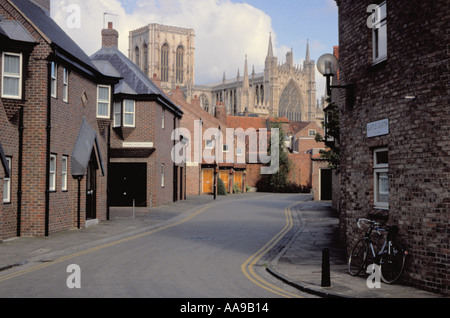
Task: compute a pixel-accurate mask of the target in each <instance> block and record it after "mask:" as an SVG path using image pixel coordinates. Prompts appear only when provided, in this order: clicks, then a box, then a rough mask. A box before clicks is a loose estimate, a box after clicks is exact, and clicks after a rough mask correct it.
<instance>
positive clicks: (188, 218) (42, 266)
mask: <svg viewBox="0 0 450 318" xmlns="http://www.w3.org/2000/svg"><path fill="white" fill-rule="evenodd" d="M224 203H226V201H225V202H221V203H219V204H207V205H206V206H204V207H203V208H201V209H199V210H197V211H196V212H194V213H192V214H191V215H189V216H187V217H185V218H184V219H182V220H181V221H178V222H175V223H172V224H168V225H164V226H161V227H159V228H156V229H154V230H151V231H148V232H144V233H141V234H137V235H134V236H130V237H127V238H124V239H121V240H117V241H114V242H110V243H106V244H102V245H99V246H96V247H93V248H90V249H87V250H84V251H80V252H77V253H73V254H70V255H66V256H63V257H61V258H58V259H56V260H54V261H51V262H46V263H42V264H38V265H35V266H32V267H29V268H25V269H23V270H20V271H17V272H14V273H11V274H8V275H4V276H0V282H3V281H6V280H8V279H11V278H14V277H17V276H22V275H25V274H27V273H31V272H34V271H37V270H39V269H42V268H45V267H48V266H51V265H54V264H58V263H61V262H64V261H66V260H69V259H72V258H75V257H77V256H82V255H86V254H90V253H93V252H96V251H99V250H102V249H105V248H107V247H110V246H115V245H118V244H121V243H125V242H129V241H132V240H135V239H138V238H141V237H145V236H148V235H151V234H154V233H157V232H160V231H163V230H166V229H169V228H172V227H175V226H178V225H180V224H183V223H185V222H188V221H189V220H192V219H193V218H195V217H196V216H198V215H199V214H201V213H203V212H205V211H206V210H208V209H210V208H211V207H212V206H219V205H221V204H224Z"/></svg>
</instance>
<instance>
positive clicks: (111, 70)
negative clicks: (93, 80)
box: [91, 23, 186, 207]
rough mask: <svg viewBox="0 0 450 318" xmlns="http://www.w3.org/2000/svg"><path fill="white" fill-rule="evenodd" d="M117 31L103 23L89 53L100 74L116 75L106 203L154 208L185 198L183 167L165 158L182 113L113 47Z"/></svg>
mask: <svg viewBox="0 0 450 318" xmlns="http://www.w3.org/2000/svg"><path fill="white" fill-rule="evenodd" d="M118 37H119V34H118V32H117V31H116V30H114V29H113V25H112V23H109V25H108V29H104V30H102V48H101V49H100V50H99V51H97V52H96V53H94V54H93V55H92V56H91V59H92V62H93V64H94V65H96V66H97V68H98V69H99V70H102V72H103V73H104V74H109V75H111V76H118V77H120V78H121V80H120V82H119V83H118V84H117V85H116V86H115V87H114V97H113V107H112V115H111V116H112V118H113V122H112V125H111V128H110V132H109V139H108V143H109V163H108V165H109V169H110V173H109V175H108V180H109V182H108V183H109V197H110V199H109V203H110V205H111V206H133V204H134V205H136V206H140V207H157V206H161V205H164V204H167V203H169V202H174V201H178V200H179V199H184V198H185V189H186V187H185V179H184V175H185V165H184V164H178V165H176V164H174V162H173V161H172V158H171V153H172V148H173V147H174V145H175V142H176V141H174V140H172V132H173V131H174V130H175V129H176V128H178V127H180V122H181V118H182V116H183V112H182V111H181V109H180V108H179V107H178V106H177V105H176V104H174V102H173V101H172V100H171V99H170V98H169V97H168V96H167V95H166V94H165V93H164V92H163V91H162V90H161V89H160V87H159V86H158V85H157V83H155V82H153V81H152V80H150V79H149V78H148V77H147V76H146V75H145V74H144V73H143V72H142V71H141V70H140V69H139V68H138V67H137V66H136V64H134V63H133V62H132V61H130V60H129V59H128V58H127V57H126V56H125V55H124V54H123V53H121V52H120V51H119V49H118Z"/></svg>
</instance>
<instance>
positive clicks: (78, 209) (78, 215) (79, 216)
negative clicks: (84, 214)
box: [77, 176, 83, 229]
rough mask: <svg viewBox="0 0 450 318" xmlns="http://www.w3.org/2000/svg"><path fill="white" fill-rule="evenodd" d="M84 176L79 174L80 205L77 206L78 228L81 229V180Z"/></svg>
mask: <svg viewBox="0 0 450 318" xmlns="http://www.w3.org/2000/svg"><path fill="white" fill-rule="evenodd" d="M82 179H83V177H80V176H78V177H77V180H78V206H77V228H78V229H80V218H81V180H82Z"/></svg>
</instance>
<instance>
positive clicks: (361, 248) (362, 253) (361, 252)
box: [348, 239, 369, 276]
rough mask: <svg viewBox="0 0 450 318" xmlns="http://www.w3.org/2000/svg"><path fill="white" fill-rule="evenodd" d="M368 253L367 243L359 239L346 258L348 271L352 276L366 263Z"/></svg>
mask: <svg viewBox="0 0 450 318" xmlns="http://www.w3.org/2000/svg"><path fill="white" fill-rule="evenodd" d="M368 254H369V245H368V244H367V241H366V240H365V239H361V240H359V241H358V242H357V243H356V244H355V246H354V247H353V249H352V253H351V254H350V257H349V258H348V272H349V274H350V275H352V276H356V275H358V274H359V273H360V272H361V271H362V269H363V268H364V265H365V264H366V260H367V255H368Z"/></svg>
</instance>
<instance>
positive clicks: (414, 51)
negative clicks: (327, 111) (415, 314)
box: [336, 0, 450, 294]
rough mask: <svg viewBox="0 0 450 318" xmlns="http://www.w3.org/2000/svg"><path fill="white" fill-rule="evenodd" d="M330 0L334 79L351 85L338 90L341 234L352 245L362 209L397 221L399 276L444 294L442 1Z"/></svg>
mask: <svg viewBox="0 0 450 318" xmlns="http://www.w3.org/2000/svg"><path fill="white" fill-rule="evenodd" d="M336 2H337V5H338V7H339V32H340V43H339V62H340V70H339V72H340V74H339V76H340V83H341V85H349V84H353V85H355V96H354V98H353V99H347V98H346V96H344V91H342V93H341V97H340V99H339V107H340V112H341V134H342V135H341V151H342V153H341V174H342V188H341V189H342V190H341V205H340V208H341V211H340V212H341V214H340V215H341V217H340V218H341V219H340V222H341V228H342V237H343V238H344V239H345V240H346V242H347V246H348V248H349V249H350V247H351V246H352V245H353V243H355V240H356V239H357V237H358V236H360V235H361V234H362V233H361V230H359V229H358V228H357V227H356V221H357V219H358V218H360V217H370V218H377V219H379V220H382V221H385V222H386V223H388V224H390V225H398V226H399V228H400V233H399V237H400V239H401V241H402V243H404V245H406V247H407V249H408V251H409V256H408V258H407V263H406V268H405V271H404V277H403V279H404V281H406V282H408V283H410V284H413V285H415V286H417V287H420V288H423V289H427V290H431V291H436V292H441V293H445V294H449V293H450V262H449V255H450V253H449V251H450V243H449V242H450V240H449V233H450V232H449V219H450V218H449V216H450V215H449V213H450V191H449V189H450V187H449V184H450V168H449V167H450V124H449V123H450V112H449V92H450V77H449V62H450V54H449V43H450V38H449V32H448V30H449V29H450V16H449V14H448V12H449V11H450V3H449V2H448V1H445V0H438V1H433V2H424V1H417V0H411V1H389V0H388V1H385V2H380V1H378V2H376V3H377V4H379V7H378V9H376V10H375V11H374V13H373V14H372V15H371V16H370V13H367V9H368V6H369V5H370V4H372V3H373V1H368V0H359V1H343V0H337V1H336ZM369 16H370V18H369ZM352 100H354V102H353V103H352V102H351V101H352Z"/></svg>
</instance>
